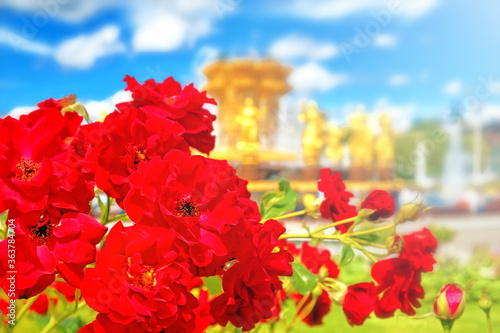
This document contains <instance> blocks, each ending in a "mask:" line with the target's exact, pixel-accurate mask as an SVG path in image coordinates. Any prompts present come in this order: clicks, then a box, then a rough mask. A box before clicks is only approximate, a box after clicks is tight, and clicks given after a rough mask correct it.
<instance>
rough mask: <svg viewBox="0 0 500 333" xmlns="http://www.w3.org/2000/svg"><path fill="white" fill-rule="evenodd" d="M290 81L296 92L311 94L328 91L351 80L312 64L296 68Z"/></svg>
mask: <svg viewBox="0 0 500 333" xmlns="http://www.w3.org/2000/svg"><path fill="white" fill-rule="evenodd" d="M288 80H289V83H290V84H291V85H292V87H293V89H294V91H295V92H298V93H303V94H309V93H312V92H325V91H328V90H330V89H333V88H335V87H337V86H339V85H341V84H343V83H346V82H348V81H349V78H348V77H347V76H346V75H342V74H334V73H331V72H329V71H328V70H327V69H325V68H323V67H321V66H320V65H318V64H317V63H314V62H310V63H307V64H305V65H302V66H300V67H296V68H294V70H293V71H292V73H291V74H290V76H289V78H288Z"/></svg>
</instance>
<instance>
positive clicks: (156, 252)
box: [81, 222, 198, 332]
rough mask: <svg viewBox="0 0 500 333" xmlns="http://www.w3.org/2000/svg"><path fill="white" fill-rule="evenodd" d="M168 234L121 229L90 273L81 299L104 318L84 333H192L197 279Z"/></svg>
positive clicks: (148, 229)
mask: <svg viewBox="0 0 500 333" xmlns="http://www.w3.org/2000/svg"><path fill="white" fill-rule="evenodd" d="M175 242H176V236H175V234H174V233H172V232H171V231H170V230H168V229H167V228H154V227H148V226H139V225H134V226H131V227H127V228H125V227H124V226H123V225H122V224H121V222H120V223H118V224H116V225H115V226H114V227H113V228H112V229H111V231H110V233H109V235H108V237H107V238H106V244H105V245H104V247H103V249H102V250H101V251H100V252H99V254H98V256H97V261H96V267H95V268H87V269H86V271H85V278H84V280H83V282H82V287H81V290H82V295H83V298H84V299H85V301H86V302H87V304H88V305H89V306H90V307H92V308H93V309H94V310H96V311H98V312H99V315H98V316H97V318H96V321H94V322H93V323H92V324H91V325H89V326H87V327H86V328H84V329H82V332H89V331H92V330H93V331H95V332H104V331H107V332H111V331H113V332H123V331H127V330H129V331H130V332H159V331H162V330H163V329H165V330H167V331H171V332H193V330H194V328H195V317H194V312H193V309H194V308H196V307H197V305H198V302H197V300H196V298H195V297H194V296H193V295H192V294H191V293H189V291H188V286H190V284H191V280H192V278H193V276H192V274H191V272H190V270H189V265H188V264H187V263H186V262H185V258H183V257H182V256H180V255H179V251H178V249H177V247H176V245H175Z"/></svg>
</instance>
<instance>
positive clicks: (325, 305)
mask: <svg viewBox="0 0 500 333" xmlns="http://www.w3.org/2000/svg"><path fill="white" fill-rule="evenodd" d="M303 297H305V296H303ZM292 298H294V297H293V295H292ZM301 299H302V297H300V298H298V300H299V301H300V300H301ZM311 301H312V296H309V299H308V300H307V301H306V302H305V303H304V306H303V307H302V309H304V308H306V307H307V306H308V304H309V303H310V302H311ZM331 305H332V300H331V299H330V296H329V295H328V293H327V292H326V291H325V290H323V291H322V292H321V294H320V295H319V296H318V298H317V299H316V302H315V303H314V307H313V309H312V310H311V312H309V314H308V315H307V316H306V317H305V318H304V322H305V323H306V324H307V325H309V326H318V325H323V318H324V317H325V316H326V315H327V314H328V313H329V312H330V307H331Z"/></svg>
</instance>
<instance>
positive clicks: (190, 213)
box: [175, 198, 200, 217]
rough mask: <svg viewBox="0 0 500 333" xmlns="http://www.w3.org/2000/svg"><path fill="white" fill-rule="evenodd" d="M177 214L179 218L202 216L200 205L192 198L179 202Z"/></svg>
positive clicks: (176, 207)
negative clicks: (199, 209)
mask: <svg viewBox="0 0 500 333" xmlns="http://www.w3.org/2000/svg"><path fill="white" fill-rule="evenodd" d="M175 213H176V215H177V216H179V217H195V216H198V215H200V212H199V211H198V205H197V204H196V203H195V202H194V200H193V199H191V198H182V199H179V200H177V204H176V206H175Z"/></svg>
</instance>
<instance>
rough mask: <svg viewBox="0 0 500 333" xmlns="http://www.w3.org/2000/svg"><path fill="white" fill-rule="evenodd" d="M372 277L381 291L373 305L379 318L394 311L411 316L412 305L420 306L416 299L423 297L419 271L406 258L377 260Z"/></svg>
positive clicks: (412, 312)
mask: <svg viewBox="0 0 500 333" xmlns="http://www.w3.org/2000/svg"><path fill="white" fill-rule="evenodd" d="M371 273H372V277H373V279H374V280H375V281H376V282H377V291H378V293H383V295H382V296H381V298H380V300H379V301H378V302H377V304H376V307H375V314H376V315H377V317H380V318H387V317H391V316H393V315H394V311H396V310H397V309H400V310H401V312H403V313H405V314H407V315H409V316H413V315H414V314H415V309H414V307H420V302H419V301H418V299H422V298H424V294H425V293H424V289H423V288H422V286H421V285H420V281H421V272H420V271H417V270H416V269H415V267H414V266H413V265H412V263H411V262H410V261H409V260H407V259H402V258H391V259H386V260H382V261H379V262H377V263H376V264H375V265H373V267H372V272H371Z"/></svg>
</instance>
